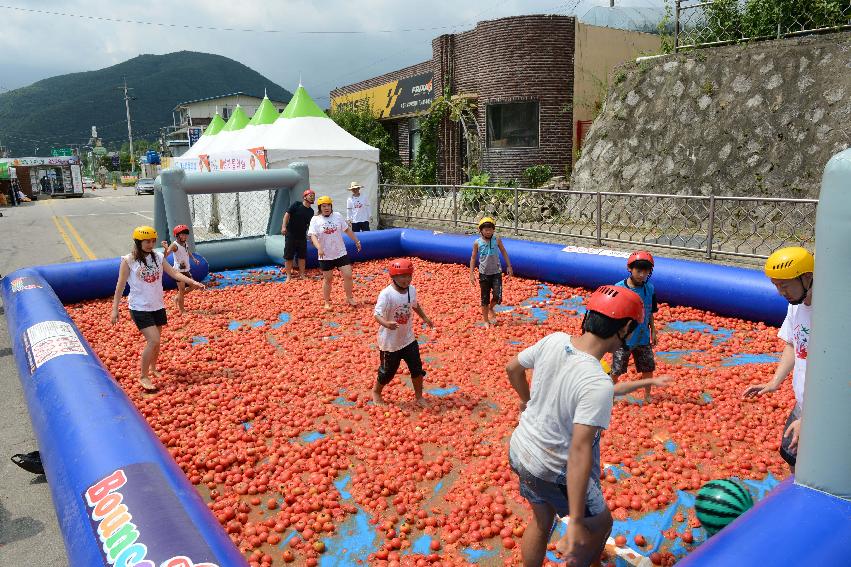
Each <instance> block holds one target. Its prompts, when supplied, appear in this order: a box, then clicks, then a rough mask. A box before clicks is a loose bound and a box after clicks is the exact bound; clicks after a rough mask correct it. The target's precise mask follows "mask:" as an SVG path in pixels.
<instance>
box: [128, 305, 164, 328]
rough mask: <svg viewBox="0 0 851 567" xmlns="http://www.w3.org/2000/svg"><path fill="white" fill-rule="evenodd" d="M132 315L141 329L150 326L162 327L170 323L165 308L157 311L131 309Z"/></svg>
mask: <svg viewBox="0 0 851 567" xmlns="http://www.w3.org/2000/svg"><path fill="white" fill-rule="evenodd" d="M130 317H131V318H132V319H133V322H134V323H136V327H138V329H139V330H140V331H141V330H142V329H146V328H148V327H162V326H164V325H165V324H167V323H168V317H167V316H166V314H165V309H164V308H163V309H159V310H157V311H134V310H132V309H131V310H130Z"/></svg>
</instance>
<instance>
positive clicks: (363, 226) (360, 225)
mask: <svg viewBox="0 0 851 567" xmlns="http://www.w3.org/2000/svg"><path fill="white" fill-rule="evenodd" d="M352 232H369V221H363V222H353V223H352Z"/></svg>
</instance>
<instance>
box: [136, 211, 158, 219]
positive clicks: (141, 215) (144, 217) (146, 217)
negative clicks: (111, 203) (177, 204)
mask: <svg viewBox="0 0 851 567" xmlns="http://www.w3.org/2000/svg"><path fill="white" fill-rule="evenodd" d="M146 212H147V211H146ZM133 214H134V215H139V216H140V217H142V218H143V219H148V220H149V221H152V220H154V219H153V218H151V217H148V216H145V215H143V214H142V213H138V212H134V213H133Z"/></svg>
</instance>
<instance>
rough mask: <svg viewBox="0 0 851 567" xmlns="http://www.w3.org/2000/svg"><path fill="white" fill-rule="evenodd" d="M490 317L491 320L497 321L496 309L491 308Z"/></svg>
mask: <svg viewBox="0 0 851 567" xmlns="http://www.w3.org/2000/svg"><path fill="white" fill-rule="evenodd" d="M490 319H491V321H494V322H496V319H497V317H496V311H494V310H493V309H491V310H490Z"/></svg>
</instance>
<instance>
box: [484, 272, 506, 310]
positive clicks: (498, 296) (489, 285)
mask: <svg viewBox="0 0 851 567" xmlns="http://www.w3.org/2000/svg"><path fill="white" fill-rule="evenodd" d="M479 289H480V290H481V292H482V305H490V303H491V292H493V302H494V303H502V273H501V272H500V273H499V274H490V275H485V274H479Z"/></svg>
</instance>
